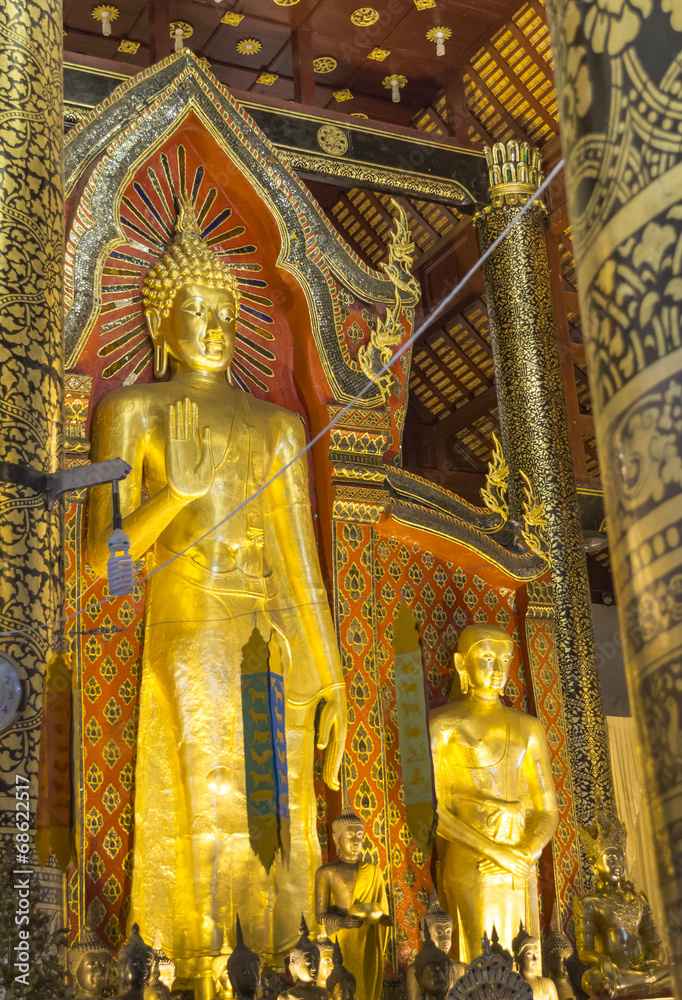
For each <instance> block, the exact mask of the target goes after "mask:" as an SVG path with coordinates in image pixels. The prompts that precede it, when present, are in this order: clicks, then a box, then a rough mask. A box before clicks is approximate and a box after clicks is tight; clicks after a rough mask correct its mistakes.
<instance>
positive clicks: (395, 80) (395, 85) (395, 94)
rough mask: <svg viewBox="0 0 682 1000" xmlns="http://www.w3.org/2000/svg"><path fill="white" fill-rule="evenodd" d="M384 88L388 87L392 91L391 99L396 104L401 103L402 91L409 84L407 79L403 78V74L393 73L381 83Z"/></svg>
mask: <svg viewBox="0 0 682 1000" xmlns="http://www.w3.org/2000/svg"><path fill="white" fill-rule="evenodd" d="M381 82H382V86H384V87H386V89H387V90H390V91H391V98H392V100H393V103H394V104H399V103H400V91H401V90H402V88H403V87H404V86H405V84H406V83H407V77H406V76H403V75H402V74H401V73H391V75H390V76H385V77H384V79H383V80H382V81H381Z"/></svg>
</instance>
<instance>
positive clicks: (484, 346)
mask: <svg viewBox="0 0 682 1000" xmlns="http://www.w3.org/2000/svg"><path fill="white" fill-rule="evenodd" d="M476 305H477V306H478V307H479V309H480V310H481V311H482V312H484V313H485V314H486V315H487V314H488V310H487V309H486V307H485V305H484V303H483V302H481V300H480V299H476ZM457 319H458V320H459V322H460V323H461V324H462V326H463V327H464V329H465V331H466V332H467V333H468V334H469V336H470V337H471V339H472V340H473V342H474V343H475V344H477V345H478V347H480V348H481V350H482V351H485V353H486V354H487V355H488V357H489V358H491V357H492V356H493V349H492V347H491V346H490V344H489V343H488V342H487V341H485V340H484V339H483V337H482V336H481V335H480V333H479V332H478V330H477V329H476V328H475V327H474V326H472V324H471V323H470V322H469V320H468V319H467V318H466V316H465V315H464V314H463V313H462V314H460V315H459V316H458V317H457Z"/></svg>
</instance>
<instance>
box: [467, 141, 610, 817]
mask: <svg viewBox="0 0 682 1000" xmlns="http://www.w3.org/2000/svg"><path fill="white" fill-rule="evenodd" d="M487 156H488V161H489V166H490V174H491V178H490V179H491V202H492V203H491V205H490V206H488V207H486V208H484V209H483V210H482V211H481V212H480V213H479V214H478V215H477V217H476V225H477V227H478V230H479V234H480V239H481V245H482V247H483V248H484V249H485V248H487V247H489V246H490V244H491V243H492V242H493V241H494V240H495V239H496V238H497V236H499V235H500V233H502V232H503V230H504V229H505V228H506V227H507V226H508V225H509V223H511V222H513V221H514V220H515V219H516V217H517V216H518V215H519V213H520V211H521V208H522V206H523V205H524V204H525V203H526V202H527V201H528V200H529V199H532V198H533V196H534V194H535V192H536V190H537V187H538V183H539V179H540V157H539V153H538V152H537V151H536V150H530V149H528V147H527V146H525V144H524V146H523V147H521V149H519V146H518V144H517V143H513V142H511V143H509V144H508V146H507V147H504V146H502V145H498V146H495V147H494V150H493V151H492V154H491V153H490V151H489V150H488V151H487ZM519 158H520V159H519ZM544 217H545V209H544V206H543V205H542V204H541V202H540V201H536V202H535V203H534V204H533V205H532V206H531V207H530V208H529V209H528V210H527V211H526V212H525V213H524V214H523V215H521V216H520V218H518V221H517V222H516V224H515V225H514V227H513V229H512V230H511V232H510V234H509V235H508V236H507V237H506V238H505V239H504V240H503V241H502V243H501V244H500V246H499V247H498V248H497V249H496V250H495V251H494V252H493V253H492V254H491V256H490V257H489V258H488V260H487V262H486V264H485V270H484V274H485V284H486V297H487V302H488V311H489V316H490V332H491V341H492V349H493V357H494V361H495V378H496V384H497V398H498V406H499V415H500V428H501V434H502V445H503V449H504V455H505V458H506V460H507V463H508V465H509V470H510V475H509V500H510V515H511V518H512V519H513V520H515V521H521V519H522V513H523V507H524V504H526V505H528V506H532V504H533V502H534V500H537V499H539V500H540V501H542V504H543V505H544V518H545V519H546V541H547V547H548V558H549V560H550V561H551V566H552V582H553V586H554V599H555V603H556V615H555V630H556V639H557V658H558V664H559V673H560V676H561V683H562V687H563V692H564V704H565V705H566V738H567V743H568V747H569V759H570V764H571V772H572V782H573V786H574V793H575V800H576V812H577V819H578V821H579V822H580V823H586V822H591V821H592V819H593V817H594V806H595V803H596V801H597V799H598V798H599V797H601V798H603V799H604V801H605V802H608V803H610V802H611V801H612V799H613V779H612V776H611V768H610V759H609V745H608V738H607V731H606V720H605V718H604V712H603V708H602V700H601V688H600V683H599V673H598V669H597V658H596V650H595V641H594V627H593V623H592V611H591V606H590V590H589V585H588V579H587V566H586V562H585V553H584V551H583V548H582V529H581V525H580V516H579V510H578V498H577V494H576V486H575V477H574V473H573V461H572V457H571V446H570V440H569V430H568V419H567V415H566V403H565V397H564V392H563V385H562V378H561V367H560V362H559V349H558V341H557V333H556V323H555V319H554V311H553V307H552V289H551V283H550V274H549V264H548V259H547V246H546V242H545V233H544ZM524 475H525V476H527V477H528V481H529V482H528V484H526V482H525V480H524Z"/></svg>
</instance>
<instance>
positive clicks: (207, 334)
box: [146, 281, 237, 372]
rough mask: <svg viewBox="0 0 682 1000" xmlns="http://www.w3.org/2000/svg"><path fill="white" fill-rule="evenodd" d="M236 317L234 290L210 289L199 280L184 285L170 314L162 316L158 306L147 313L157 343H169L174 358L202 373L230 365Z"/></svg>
mask: <svg viewBox="0 0 682 1000" xmlns="http://www.w3.org/2000/svg"><path fill="white" fill-rule="evenodd" d="M236 317H237V307H236V304H235V300H234V295H233V294H232V292H231V291H229V290H228V289H226V288H208V287H207V286H206V285H202V284H201V283H200V282H196V281H186V282H184V283H183V284H182V285H180V287H179V288H178V290H177V291H176V293H175V297H174V299H173V304H172V305H171V308H170V312H169V314H168V316H160V315H159V313H158V312H157V311H156V309H149V310H148V311H147V313H146V318H147V325H148V327H149V330H150V333H151V335H152V340H153V341H154V343H159V342H163V343H165V345H166V348H167V350H168V354H169V356H170V357H171V358H175V360H176V361H177V362H179V363H180V364H181V365H186V366H187V367H188V368H192V369H194V370H196V371H202V372H224V371H226V370H227V369H228V368H229V366H230V363H231V361H232V355H233V354H234V343H235V325H236Z"/></svg>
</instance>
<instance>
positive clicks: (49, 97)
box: [0, 0, 64, 837]
mask: <svg viewBox="0 0 682 1000" xmlns="http://www.w3.org/2000/svg"><path fill="white" fill-rule="evenodd" d="M0 63H1V64H2V67H3V76H2V79H3V83H2V86H0V116H1V117H0V120H1V121H2V126H1V127H0V144H1V146H2V160H1V161H0V240H1V241H2V242H1V245H0V325H1V326H2V340H1V343H0V361H1V370H2V374H1V375H0V461H1V462H3V463H5V462H7V463H12V464H13V465H19V466H24V467H29V468H31V469H34V470H38V471H40V472H46V473H50V472H54V471H55V470H56V469H57V468H58V467H59V466H60V464H61V461H62V428H61V423H62V419H61V418H62V412H61V406H62V391H63V384H62V383H63V362H62V355H63V348H62V326H63V323H62V270H63V258H64V252H63V244H64V197H63V170H64V168H63V111H62V104H63V101H62V92H63V91H62V88H63V84H62V5H61V2H60V0H32V2H31V3H30V4H26V3H25V2H23V0H5V2H4V3H3V4H2V5H0ZM0 495H1V497H2V500H1V502H0V632H2V633H3V634H2V636H0V653H2V654H4V655H6V656H8V657H10V658H11V662H12V665H13V668H14V669H16V671H17V672H18V674H19V677H20V681H21V683H22V684H23V686H24V688H25V704H24V705H23V706H20V710H19V711H18V712H17V714H16V715H14V718H13V721H12V723H11V724H10V725H9V726H6V727H5V729H4V730H0V753H1V756H2V762H3V764H2V771H3V773H2V784H3V789H2V793H3V794H2V801H1V805H0V808H1V810H2V816H1V818H0V827H2V832H3V833H5V834H6V835H8V836H9V837H13V836H14V834H15V833H16V829H17V828H16V824H15V801H14V800H15V790H16V789H19V788H22V789H25V788H27V787H28V788H30V800H31V813H32V814H33V813H34V811H35V799H36V794H37V771H38V742H39V736H40V714H41V701H42V692H43V676H44V672H45V665H46V662H47V661H48V659H49V657H50V655H51V652H52V651H53V650H54V649H55V648H56V647H57V644H58V643H59V628H56V629H55V628H51V627H46V626H48V623H51V622H53V621H55V620H57V619H60V618H61V616H62V614H63V593H62V583H61V576H62V573H61V566H62V558H63V551H62V526H61V522H62V515H61V510H60V506H59V505H56V506H55V507H54V508H53V509H52V510H51V511H48V510H47V507H46V502H45V496H44V495H43V494H42V493H38V492H36V491H35V490H33V489H30V488H28V487H26V486H15V485H9V484H8V483H6V482H1V483H0ZM5 672H6V671H5V664H4V663H3V681H4V675H5ZM4 695H5V704H6V703H7V698H8V697H9V690H8V689H7V688H6V689H5V692H4ZM0 711H1V709H0ZM13 711H14V709H13V707H12V708H11V712H12V713H13ZM10 717H11V716H10ZM7 718H8V716H7V714H4V715H0V725H2V721H1V720H3V719H7ZM32 825H33V815H32Z"/></svg>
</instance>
